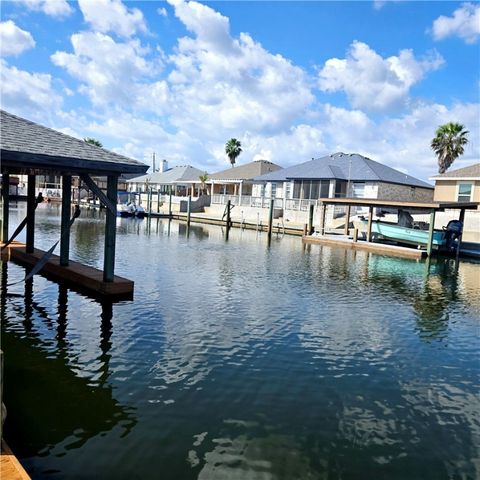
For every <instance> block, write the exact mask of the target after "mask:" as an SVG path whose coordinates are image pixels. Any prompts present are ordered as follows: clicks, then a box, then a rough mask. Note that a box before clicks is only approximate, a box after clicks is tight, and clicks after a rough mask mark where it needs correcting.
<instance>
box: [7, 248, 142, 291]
mask: <svg viewBox="0 0 480 480" xmlns="http://www.w3.org/2000/svg"><path fill="white" fill-rule="evenodd" d="M7 250H8V252H7V253H5V252H3V254H2V258H5V256H8V259H9V260H12V261H14V262H15V263H19V264H21V265H27V266H33V265H35V264H36V263H37V262H38V260H39V259H40V258H41V257H42V256H43V254H44V253H45V252H44V251H43V250H39V249H37V248H36V249H35V250H34V252H33V253H26V251H25V244H23V243H20V242H12V244H11V245H9V246H8V248H7ZM40 274H41V275H45V276H46V277H49V278H52V279H53V280H56V281H63V282H67V283H68V284H70V285H71V286H72V287H74V288H75V287H77V288H79V289H81V290H85V291H87V292H90V293H92V294H94V295H98V296H107V297H110V296H112V297H115V296H131V295H133V289H134V283H133V281H132V280H128V279H126V278H123V277H119V276H117V275H115V278H114V281H113V282H104V281H103V272H102V271H101V270H98V269H97V268H93V267H89V266H87V265H83V264H81V263H79V262H74V261H71V260H70V264H69V265H68V266H66V267H64V266H61V265H60V257H59V256H58V255H52V256H51V257H50V259H49V261H48V262H47V264H46V265H45V266H44V267H43V269H42V270H41V271H40Z"/></svg>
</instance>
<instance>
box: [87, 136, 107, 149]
mask: <svg viewBox="0 0 480 480" xmlns="http://www.w3.org/2000/svg"><path fill="white" fill-rule="evenodd" d="M83 141H84V142H86V143H89V144H90V145H95V146H96V147H103V144H102V142H101V141H100V140H97V139H96V138H91V137H85V138H84V139H83Z"/></svg>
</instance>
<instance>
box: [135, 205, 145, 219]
mask: <svg viewBox="0 0 480 480" xmlns="http://www.w3.org/2000/svg"><path fill="white" fill-rule="evenodd" d="M135 216H136V217H137V218H145V209H144V208H143V207H142V206H141V205H138V207H137V208H136V210H135Z"/></svg>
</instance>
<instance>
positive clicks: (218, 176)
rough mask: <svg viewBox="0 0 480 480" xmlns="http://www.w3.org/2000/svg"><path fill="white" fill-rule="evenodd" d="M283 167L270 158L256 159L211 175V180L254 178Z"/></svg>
mask: <svg viewBox="0 0 480 480" xmlns="http://www.w3.org/2000/svg"><path fill="white" fill-rule="evenodd" d="M280 169H282V167H281V166H280V165H277V164H275V163H272V162H269V161H268V160H254V161H253V162H250V163H245V164H244V165H239V166H238V167H234V168H228V169H226V170H222V171H221V172H217V173H213V174H212V175H209V178H208V179H209V180H252V179H253V178H254V177H257V176H259V175H264V174H266V173H269V172H274V171H277V170H280Z"/></svg>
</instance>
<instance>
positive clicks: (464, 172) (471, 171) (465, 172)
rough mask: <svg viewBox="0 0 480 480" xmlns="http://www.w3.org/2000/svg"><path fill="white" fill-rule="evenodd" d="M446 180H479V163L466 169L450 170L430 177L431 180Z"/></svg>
mask: <svg viewBox="0 0 480 480" xmlns="http://www.w3.org/2000/svg"><path fill="white" fill-rule="evenodd" d="M448 178H453V179H455V178H477V179H479V180H480V163H474V164H473V165H468V166H467V167H463V168H457V169H456V170H450V171H448V172H445V173H441V174H439V175H435V176H434V177H432V180H440V179H445V180H446V179H448Z"/></svg>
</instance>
